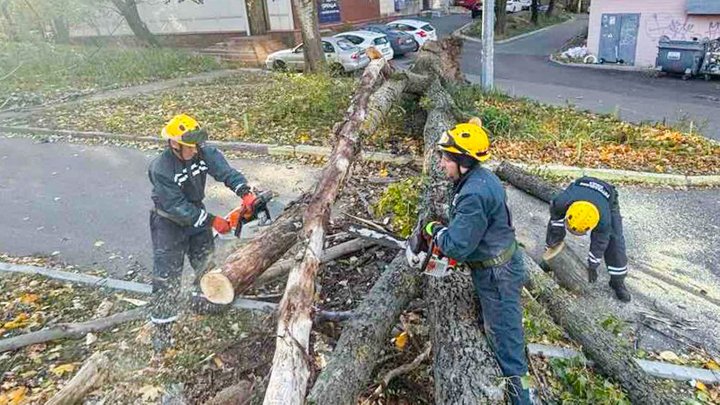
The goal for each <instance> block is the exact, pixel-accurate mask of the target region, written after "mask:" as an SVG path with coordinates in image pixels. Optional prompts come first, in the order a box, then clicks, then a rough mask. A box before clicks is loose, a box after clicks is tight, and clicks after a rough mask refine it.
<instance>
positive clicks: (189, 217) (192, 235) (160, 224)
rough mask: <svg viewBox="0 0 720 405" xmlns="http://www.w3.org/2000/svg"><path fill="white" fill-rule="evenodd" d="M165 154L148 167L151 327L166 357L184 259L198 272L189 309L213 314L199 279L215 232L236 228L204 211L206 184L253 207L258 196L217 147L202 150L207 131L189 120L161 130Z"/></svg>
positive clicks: (176, 121) (206, 265) (208, 260)
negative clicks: (209, 182) (215, 184)
mask: <svg viewBox="0 0 720 405" xmlns="http://www.w3.org/2000/svg"><path fill="white" fill-rule="evenodd" d="M161 136H162V138H163V139H167V148H166V149H165V150H164V151H163V152H162V153H161V154H160V155H159V156H158V157H156V158H155V160H153V161H152V163H150V168H149V169H148V176H149V177H150V182H151V183H152V186H153V189H152V200H153V203H154V208H153V209H152V211H151V213H150V233H151V236H152V243H153V279H152V286H153V289H152V290H153V297H152V305H151V312H150V314H151V317H150V319H151V321H152V323H153V325H154V327H155V328H154V331H153V348H154V349H155V351H156V353H161V352H164V351H165V350H166V349H168V348H169V347H170V346H171V345H172V333H171V329H172V324H173V322H175V321H176V320H177V317H178V301H179V299H178V298H179V297H178V296H179V293H180V281H181V276H182V270H183V261H184V258H185V255H187V256H188V259H189V260H190V265H191V266H192V268H193V269H194V270H195V288H194V290H195V291H194V292H193V294H192V297H191V309H192V310H193V311H195V312H198V313H202V312H209V311H212V310H214V309H219V308H218V307H215V306H214V305H215V304H211V303H210V302H209V301H207V300H205V298H204V297H202V296H201V295H200V290H199V288H198V283H199V280H200V277H202V275H203V274H204V273H205V271H206V270H208V268H209V267H210V265H211V257H210V256H211V254H212V253H213V251H214V247H215V246H214V242H213V229H214V230H215V231H216V232H218V233H220V234H225V233H228V232H230V230H231V229H232V227H233V224H232V223H231V222H236V221H237V220H238V219H237V218H235V219H234V220H233V219H232V218H230V221H228V220H226V219H225V218H223V217H220V216H215V215H212V214H210V213H208V212H207V211H206V210H205V206H204V205H203V199H204V198H205V181H206V178H207V175H208V174H210V175H211V176H212V177H213V178H214V179H215V180H217V181H219V182H222V183H224V184H225V185H226V186H227V187H228V188H229V189H231V190H232V191H233V192H235V194H237V195H238V196H239V197H241V198H242V199H243V204H245V205H248V206H250V205H251V204H252V203H253V200H254V198H255V197H254V194H253V193H251V191H250V188H249V187H248V186H247V180H246V179H245V177H244V176H243V175H242V174H241V173H240V172H238V171H237V170H235V169H233V168H232V167H230V165H229V164H228V162H227V160H225V157H224V156H223V154H222V153H221V152H220V151H219V150H218V149H217V148H215V147H210V146H204V145H203V144H204V142H205V141H206V140H207V137H208V134H207V131H206V130H205V129H203V128H201V127H200V125H199V124H198V122H197V121H196V120H195V119H194V118H192V117H190V116H188V115H185V114H180V115H177V116H175V117H173V118H172V119H171V120H170V121H169V122H168V123H167V125H165V127H164V128H163V130H162V135H161Z"/></svg>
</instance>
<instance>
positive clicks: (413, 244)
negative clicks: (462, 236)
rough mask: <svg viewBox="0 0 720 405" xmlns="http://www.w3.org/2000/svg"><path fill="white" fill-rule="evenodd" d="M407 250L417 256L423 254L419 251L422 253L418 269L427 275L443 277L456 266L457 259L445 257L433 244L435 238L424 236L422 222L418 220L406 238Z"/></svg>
mask: <svg viewBox="0 0 720 405" xmlns="http://www.w3.org/2000/svg"><path fill="white" fill-rule="evenodd" d="M407 250H409V251H410V252H411V253H412V254H414V255H416V256H417V257H422V256H423V255H420V253H424V257H423V258H422V262H421V263H420V271H422V272H423V274H426V275H428V276H433V277H445V276H448V275H450V274H451V273H452V272H453V271H455V269H456V268H457V260H455V259H452V258H449V257H446V256H445V255H444V254H443V252H442V251H440V248H438V247H437V245H436V244H435V240H434V239H433V238H428V237H427V236H425V233H424V231H423V229H422V222H418V225H417V226H416V227H415V229H414V230H413V233H412V235H411V236H410V238H409V239H408V240H407Z"/></svg>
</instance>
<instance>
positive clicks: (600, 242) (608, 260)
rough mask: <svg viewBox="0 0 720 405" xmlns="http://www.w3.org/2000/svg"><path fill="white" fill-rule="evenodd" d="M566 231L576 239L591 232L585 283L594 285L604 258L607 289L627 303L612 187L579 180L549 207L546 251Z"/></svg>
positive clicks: (624, 260) (619, 222)
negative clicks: (607, 276)
mask: <svg viewBox="0 0 720 405" xmlns="http://www.w3.org/2000/svg"><path fill="white" fill-rule="evenodd" d="M566 229H567V230H568V231H570V233H572V234H573V235H578V236H582V235H585V234H586V233H588V232H590V231H592V232H591V233H590V251H589V252H588V258H587V272H588V281H589V282H590V283H594V282H595V281H597V277H598V273H597V269H598V267H599V266H600V261H601V260H602V258H603V257H604V258H605V264H606V266H607V270H608V273H609V274H610V288H612V289H613V290H614V291H615V296H617V298H618V299H619V300H620V301H622V302H630V299H631V297H630V292H629V291H628V289H627V288H626V287H625V276H626V275H627V255H626V253H625V237H624V236H623V227H622V216H621V215H620V204H619V203H618V193H617V190H615V187H613V186H612V185H611V184H609V183H606V182H604V181H602V180H599V179H596V178H594V177H581V178H579V179H577V180H575V181H574V182H572V183H571V184H570V186H568V187H567V188H566V189H565V190H564V191H563V192H562V193H560V194H559V195H557V196H556V197H555V198H554V199H553V200H552V202H551V203H550V222H549V223H548V227H547V236H546V244H547V246H548V248H552V247H555V246H557V245H558V244H560V242H562V241H563V239H564V238H565V230H566Z"/></svg>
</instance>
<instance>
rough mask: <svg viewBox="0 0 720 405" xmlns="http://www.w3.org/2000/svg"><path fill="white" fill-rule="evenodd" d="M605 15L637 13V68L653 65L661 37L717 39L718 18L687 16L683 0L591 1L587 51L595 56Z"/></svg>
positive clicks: (718, 29) (719, 20)
mask: <svg viewBox="0 0 720 405" xmlns="http://www.w3.org/2000/svg"><path fill="white" fill-rule="evenodd" d="M717 1H720V0H717ZM604 13H609V14H616V13H617V14H622V13H634V14H640V27H639V29H638V40H637V47H636V55H635V65H636V66H654V65H655V58H656V56H657V45H658V40H659V39H660V37H662V36H663V35H667V36H668V37H670V38H671V39H682V40H692V38H693V37H697V38H705V37H708V38H718V37H720V15H687V12H686V0H592V5H591V7H590V21H589V28H588V49H589V51H590V52H591V53H592V54H593V55H597V54H598V50H599V47H600V30H601V18H602V15H603V14H604Z"/></svg>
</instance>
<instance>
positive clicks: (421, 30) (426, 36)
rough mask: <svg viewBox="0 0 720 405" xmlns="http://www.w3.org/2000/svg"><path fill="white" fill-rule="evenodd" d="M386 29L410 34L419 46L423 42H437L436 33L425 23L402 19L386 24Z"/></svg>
mask: <svg viewBox="0 0 720 405" xmlns="http://www.w3.org/2000/svg"><path fill="white" fill-rule="evenodd" d="M386 25H387V26H388V27H390V28H392V29H394V30H398V31H402V32H406V33H408V34H411V35H412V36H413V38H414V39H415V41H416V42H417V43H418V45H419V46H423V44H424V43H425V41H428V40H431V41H437V32H436V31H435V28H433V26H432V25H430V24H428V22H427V21H421V20H411V19H403V20H396V21H392V22H389V23H387V24H386Z"/></svg>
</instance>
